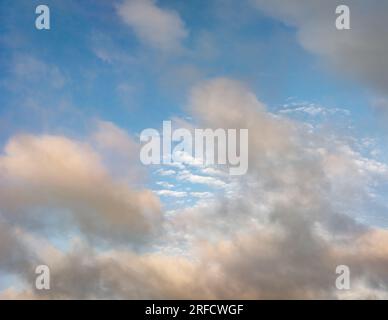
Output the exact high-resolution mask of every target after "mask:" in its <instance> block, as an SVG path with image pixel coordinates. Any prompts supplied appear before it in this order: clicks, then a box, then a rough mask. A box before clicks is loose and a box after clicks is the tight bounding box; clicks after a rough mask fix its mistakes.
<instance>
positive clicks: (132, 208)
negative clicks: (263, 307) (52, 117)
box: [0, 78, 388, 299]
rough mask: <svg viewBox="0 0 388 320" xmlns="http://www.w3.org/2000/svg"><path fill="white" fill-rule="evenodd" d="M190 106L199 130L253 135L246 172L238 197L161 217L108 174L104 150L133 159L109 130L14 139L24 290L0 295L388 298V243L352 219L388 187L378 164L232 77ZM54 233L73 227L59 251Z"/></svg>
mask: <svg viewBox="0 0 388 320" xmlns="http://www.w3.org/2000/svg"><path fill="white" fill-rule="evenodd" d="M188 108H189V110H191V111H190V112H191V113H192V115H193V122H196V123H197V124H198V125H200V126H202V127H209V128H247V129H249V135H250V138H249V154H250V160H249V164H250V166H249V171H248V173H247V175H245V176H243V177H240V178H237V181H235V185H236V186H237V187H236V188H234V189H233V190H232V192H230V193H226V192H225V193H224V194H222V195H221V196H220V197H219V198H216V199H214V201H211V202H209V201H206V200H205V201H202V203H201V202H200V203H198V205H196V206H193V207H190V208H186V209H181V210H178V212H176V213H175V214H174V215H172V216H169V217H168V218H167V217H166V216H165V218H164V219H163V218H162V216H163V213H162V209H161V208H160V206H159V202H158V199H157V198H156V196H155V195H154V193H152V192H150V191H147V190H137V189H135V188H134V187H131V186H129V185H130V184H128V183H127V184H125V183H123V181H122V180H120V179H119V178H117V177H115V176H114V175H113V174H112V171H111V170H110V168H109V167H108V166H106V165H105V164H104V161H103V158H104V155H103V151H102V150H106V148H108V149H109V150H113V149H118V150H131V149H132V148H135V149H136V147H135V145H134V144H133V142H131V141H128V139H130V138H129V137H128V136H127V135H126V134H124V132H123V131H122V130H121V129H119V128H117V127H115V126H114V125H113V124H109V123H101V124H100V125H99V128H98V130H97V133H93V134H92V135H91V136H92V137H93V138H92V139H91V140H89V139H85V141H83V142H81V141H78V140H75V139H70V138H68V137H63V136H33V135H25V136H15V137H13V138H12V139H10V141H9V142H8V144H7V145H6V147H5V149H4V151H3V154H2V156H1V157H0V176H1V180H0V181H1V183H0V199H1V201H0V213H1V215H0V217H1V221H2V225H1V228H2V229H1V230H2V232H0V237H1V240H2V241H0V257H1V259H0V271H1V272H3V273H5V274H15V275H16V276H18V277H19V278H20V279H21V281H22V283H23V285H22V288H15V287H9V288H8V289H6V290H4V291H3V292H2V293H1V294H0V297H2V298H15V297H19V298H20V297H21V298H81V299H87V298H132V299H138V298H179V299H182V298H201V299H204V298H221V299H222V298H228V299H236V298H247V299H253V298H263V299H267V298H323V299H327V298H349V297H353V298H386V297H387V286H388V281H387V279H388V274H387V270H388V268H387V266H388V259H387V256H388V255H387V253H388V246H387V243H388V233H387V231H386V230H382V229H373V228H370V227H367V226H364V225H362V224H361V223H360V222H358V220H357V216H356V214H353V213H354V212H357V210H362V208H363V206H362V205H365V204H368V203H369V202H371V201H372V200H373V188H375V187H376V186H377V185H378V184H382V183H384V181H385V180H386V178H387V172H388V170H387V168H386V166H385V165H384V164H382V163H378V162H376V161H374V160H371V159H366V158H364V157H362V156H361V155H360V154H358V153H357V152H356V151H354V150H353V149H352V147H351V146H349V145H346V144H344V143H343V142H341V141H336V140H335V139H334V140H333V137H332V136H330V135H328V136H327V137H326V136H321V135H319V134H316V133H314V132H311V131H310V130H308V128H306V126H305V125H303V124H301V123H298V122H295V121H291V120H289V119H287V118H284V117H281V116H279V115H274V114H272V113H270V112H268V111H267V109H266V107H265V105H264V104H263V103H261V102H260V101H259V100H258V99H257V97H256V96H255V95H254V94H253V93H252V92H251V91H249V89H247V88H246V87H245V86H244V85H243V84H241V83H240V82H237V81H235V80H231V79H226V78H220V79H214V80H211V81H207V82H204V83H201V84H199V85H198V86H197V87H195V88H194V89H193V92H192V95H191V98H190V103H189V106H188ZM104 130H106V132H105V134H102V133H103V132H104ZM96 140H97V141H99V143H97V144H96ZM91 141H94V142H91ZM102 146H103V147H104V148H102ZM114 154H115V153H110V156H111V157H112V156H113V155H114ZM125 154H127V153H125ZM116 156H117V157H119V156H120V152H119V155H117V154H116ZM121 156H122V155H121ZM133 165H134V166H135V165H136V164H133ZM220 170H222V168H220ZM349 170H350V171H351V174H350V173H349ZM350 176H351V177H350ZM171 192H173V191H170V193H171ZM349 213H350V214H349ZM60 229H62V230H64V229H65V230H74V229H75V230H77V232H76V233H75V234H76V236H75V237H74V238H73V239H72V241H71V242H70V243H68V246H67V247H66V249H63V248H60V247H59V246H58V245H55V244H54V243H52V241H51V240H52V239H51V238H50V237H49V236H47V233H46V232H44V231H45V230H46V231H47V230H50V231H55V230H60ZM3 231H4V232H3ZM160 231H162V232H160ZM96 240H99V241H96ZM146 241H148V242H146ZM101 244H103V245H101ZM15 252H16V253H15ZM37 263H39V264H47V265H49V266H50V268H51V272H52V279H53V281H52V289H51V290H50V291H48V292H45V293H41V292H37V291H35V290H34V289H33V276H34V274H33V267H34V266H35V265H36V264H37ZM340 264H345V265H348V266H349V267H350V270H351V283H352V287H351V290H350V291H347V292H343V291H339V290H337V289H336V288H335V278H336V274H335V268H336V266H337V265H340Z"/></svg>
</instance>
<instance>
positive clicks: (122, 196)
mask: <svg viewBox="0 0 388 320" xmlns="http://www.w3.org/2000/svg"><path fill="white" fill-rule="evenodd" d="M110 129H112V128H110ZM105 138H106V139H108V140H107V141H108V142H112V140H109V139H110V137H109V135H108V134H107V135H106V136H105ZM0 177H1V182H0V203H1V204H0V211H1V212H2V214H3V215H4V217H5V219H6V220H8V221H9V222H10V223H11V222H12V223H16V222H17V223H20V224H21V225H23V226H24V227H26V228H28V227H30V228H31V227H32V228H40V229H44V228H47V227H48V226H51V227H53V226H52V225H51V224H54V226H55V228H56V229H57V230H62V232H63V231H64V230H63V228H70V230H73V229H74V227H76V228H79V230H80V231H81V232H82V234H84V235H85V236H86V237H90V238H91V239H96V240H100V241H107V242H110V241H114V242H115V241H128V240H132V241H135V242H136V241H142V239H145V238H146V237H147V235H148V234H152V233H153V232H154V231H155V230H156V229H155V226H157V225H158V223H160V221H161V213H160V208H159V201H158V199H157V198H155V197H154V196H153V194H152V192H151V191H147V190H135V189H131V188H130V187H129V186H128V185H127V184H126V183H124V182H123V181H118V180H115V179H114V178H112V176H111V175H110V174H109V171H108V170H107V169H106V167H104V165H103V164H102V161H101V158H100V156H99V154H98V153H96V152H95V151H94V150H93V149H92V148H91V146H89V145H88V144H85V143H82V142H79V141H75V140H71V139H69V138H66V137H62V136H50V135H43V136H32V135H20V136H16V137H13V138H12V139H11V140H10V141H9V142H8V144H7V145H6V147H5V150H4V154H3V155H2V156H1V157H0ZM47 214H49V217H47ZM72 228H73V229H72Z"/></svg>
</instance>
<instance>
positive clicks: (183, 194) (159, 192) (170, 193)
mask: <svg viewBox="0 0 388 320" xmlns="http://www.w3.org/2000/svg"><path fill="white" fill-rule="evenodd" d="M154 192H155V193H156V194H157V195H158V196H167V197H175V198H184V197H187V192H185V191H173V190H157V191H154Z"/></svg>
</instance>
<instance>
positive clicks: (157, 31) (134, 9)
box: [117, 0, 188, 52]
mask: <svg viewBox="0 0 388 320" xmlns="http://www.w3.org/2000/svg"><path fill="white" fill-rule="evenodd" d="M117 14H118V15H119V17H120V18H121V19H122V21H123V22H124V23H126V24H127V25H129V26H130V27H131V28H133V30H134V32H135V34H136V36H137V37H138V38H139V39H140V41H142V42H143V43H145V44H147V45H149V46H151V47H154V48H156V49H160V50H162V51H167V52H174V51H179V50H181V49H182V41H183V40H184V39H185V38H186V37H187V35H188V31H187V30H186V28H185V25H184V22H183V21H182V19H181V18H180V17H179V14H178V13H177V12H176V11H173V10H169V9H163V8H160V7H158V6H157V5H156V3H155V1H153V0H141V1H140V0H126V1H124V2H122V3H121V4H120V5H119V6H117Z"/></svg>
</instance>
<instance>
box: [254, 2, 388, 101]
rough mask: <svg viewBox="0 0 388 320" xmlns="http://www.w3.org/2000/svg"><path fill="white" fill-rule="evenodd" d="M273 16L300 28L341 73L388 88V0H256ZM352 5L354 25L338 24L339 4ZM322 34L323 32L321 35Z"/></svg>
mask: <svg viewBox="0 0 388 320" xmlns="http://www.w3.org/2000/svg"><path fill="white" fill-rule="evenodd" d="M252 3H254V5H255V6H256V7H257V8H258V9H260V10H262V11H263V12H265V13H267V14H269V15H270V16H272V17H274V18H276V19H278V20H280V21H282V22H284V23H286V24H287V25H290V26H293V27H295V28H296V29H297V34H298V39H299V42H300V44H301V45H302V46H303V47H304V48H305V49H306V50H308V51H310V52H312V53H314V54H316V55H318V56H320V57H322V58H323V59H324V61H326V62H327V63H328V64H329V65H330V66H331V68H332V69H333V70H335V71H336V72H337V73H338V74H343V75H347V76H350V77H351V78H354V79H356V80H357V81H359V82H361V83H362V84H365V85H367V86H369V87H370V88H372V89H374V90H377V91H378V92H381V93H383V94H385V93H386V92H387V89H388V66H387V64H386V63H385V61H384V57H385V55H386V52H387V51H388V40H387V37H386V30H387V28H388V22H387V19H386V14H385V12H387V10H388V3H386V2H384V1H379V0H372V1H368V2H365V1H362V0H353V1H350V0H348V1H342V2H338V1H336V0H329V1H317V0H314V1H308V0H303V1H295V0H294V1H287V3H285V2H284V1H281V0H275V1H270V2H269V1H264V0H252ZM340 4H345V5H348V6H349V8H350V12H351V29H350V30H342V31H339V30H337V29H336V28H335V20H336V17H337V15H336V14H335V9H336V7H337V6H338V5H340ZM318 35H319V36H318Z"/></svg>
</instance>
